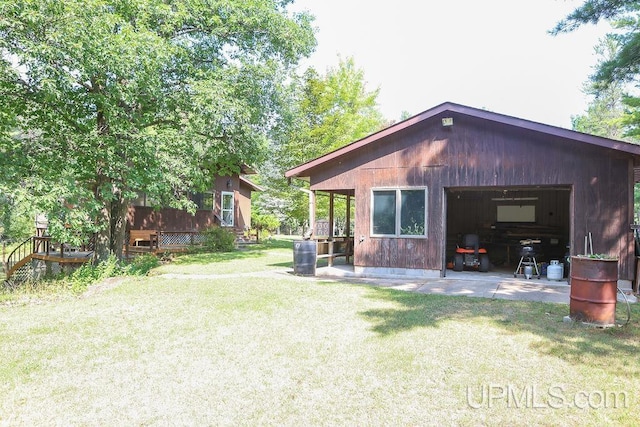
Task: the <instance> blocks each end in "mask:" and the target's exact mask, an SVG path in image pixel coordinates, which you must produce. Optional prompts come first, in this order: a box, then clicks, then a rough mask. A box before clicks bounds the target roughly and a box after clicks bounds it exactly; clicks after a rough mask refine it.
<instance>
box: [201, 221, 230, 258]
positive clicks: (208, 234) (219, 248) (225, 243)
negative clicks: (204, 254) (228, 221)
mask: <svg viewBox="0 0 640 427" xmlns="http://www.w3.org/2000/svg"><path fill="white" fill-rule="evenodd" d="M235 244H236V236H235V234H233V232H231V231H229V230H227V229H225V228H222V227H218V226H213V227H209V228H207V229H206V230H205V231H204V242H203V247H204V249H205V250H207V251H210V252H232V251H233V250H234V249H235V247H236V246H235Z"/></svg>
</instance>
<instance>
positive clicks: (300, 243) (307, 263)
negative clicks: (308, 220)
mask: <svg viewBox="0 0 640 427" xmlns="http://www.w3.org/2000/svg"><path fill="white" fill-rule="evenodd" d="M317 254H318V247H317V242H316V241H315V240H295V241H294V242H293V274H297V275H301V276H315V274H316V259H317Z"/></svg>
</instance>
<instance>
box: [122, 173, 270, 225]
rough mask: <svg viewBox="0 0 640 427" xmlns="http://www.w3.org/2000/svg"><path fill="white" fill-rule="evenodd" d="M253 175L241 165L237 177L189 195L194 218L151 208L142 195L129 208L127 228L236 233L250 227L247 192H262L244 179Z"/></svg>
mask: <svg viewBox="0 0 640 427" xmlns="http://www.w3.org/2000/svg"><path fill="white" fill-rule="evenodd" d="M254 173H255V171H253V170H252V169H251V168H250V167H248V166H243V167H242V170H241V174H235V175H231V176H219V177H216V179H215V183H214V185H213V188H211V190H210V191H208V192H205V193H195V194H192V195H191V199H192V200H193V201H194V202H195V203H196V205H197V207H198V209H197V211H196V213H195V215H193V214H190V213H189V212H186V211H184V210H180V209H173V208H162V209H157V208H154V207H153V203H152V201H150V200H147V199H146V197H145V196H144V195H142V196H141V197H139V198H138V199H137V200H136V201H135V202H134V203H132V205H131V206H129V210H128V214H127V226H128V227H127V228H128V230H155V231H158V232H200V231H203V230H204V229H206V228H207V227H210V226H212V225H220V226H222V227H228V228H229V229H231V230H234V231H236V232H238V233H240V232H242V231H243V230H245V229H247V228H249V227H250V226H251V193H252V192H254V191H262V188H260V187H259V186H258V185H256V184H254V183H253V182H251V181H250V180H249V179H248V178H246V176H245V175H248V174H254Z"/></svg>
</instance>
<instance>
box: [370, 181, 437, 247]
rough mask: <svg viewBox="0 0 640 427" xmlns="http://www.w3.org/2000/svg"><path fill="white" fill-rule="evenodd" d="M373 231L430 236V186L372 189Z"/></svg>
mask: <svg viewBox="0 0 640 427" xmlns="http://www.w3.org/2000/svg"><path fill="white" fill-rule="evenodd" d="M371 235H372V236H374V237H375V236H393V237H426V235H427V188H426V187H411V188H380V189H372V190H371Z"/></svg>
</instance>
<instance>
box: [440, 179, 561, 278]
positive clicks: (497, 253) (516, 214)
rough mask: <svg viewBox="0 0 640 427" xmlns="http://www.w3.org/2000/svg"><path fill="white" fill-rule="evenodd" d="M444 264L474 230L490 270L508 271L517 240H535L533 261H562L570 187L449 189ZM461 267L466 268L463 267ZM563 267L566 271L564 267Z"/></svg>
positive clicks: (517, 252)
mask: <svg viewBox="0 0 640 427" xmlns="http://www.w3.org/2000/svg"><path fill="white" fill-rule="evenodd" d="M446 191H447V197H446V200H447V233H446V236H447V241H446V257H447V266H448V267H449V268H451V267H452V266H453V261H454V258H455V252H456V248H457V247H458V245H461V244H462V242H463V238H464V236H465V235H467V234H477V235H478V236H479V240H480V246H481V247H482V248H485V249H486V251H487V254H488V255H489V259H490V265H491V269H492V270H504V271H505V272H508V271H510V272H513V271H514V270H515V268H516V267H517V265H518V262H519V261H520V249H521V241H523V240H534V241H535V242H538V241H539V243H536V244H535V247H536V261H537V262H538V263H545V262H546V263H549V262H550V261H551V260H559V261H560V262H563V260H564V258H565V255H566V253H567V252H568V249H567V244H568V242H569V236H570V232H571V209H570V205H571V188H570V187H518V188H515V187H499V188H490V189H479V188H449V189H447V190H446ZM465 268H466V267H465ZM565 270H566V269H565Z"/></svg>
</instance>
